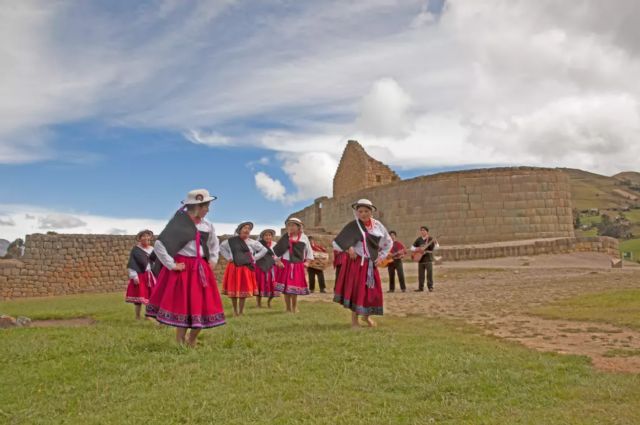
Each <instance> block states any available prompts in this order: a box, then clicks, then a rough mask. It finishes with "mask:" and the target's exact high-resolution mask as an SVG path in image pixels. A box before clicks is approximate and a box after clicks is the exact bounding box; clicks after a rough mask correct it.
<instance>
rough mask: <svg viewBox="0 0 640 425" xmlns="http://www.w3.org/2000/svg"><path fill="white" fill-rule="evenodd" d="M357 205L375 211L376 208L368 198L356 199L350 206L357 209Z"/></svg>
mask: <svg viewBox="0 0 640 425" xmlns="http://www.w3.org/2000/svg"><path fill="white" fill-rule="evenodd" d="M358 207H367V208H369V209H370V210H372V211H376V210H377V208H376V206H375V205H373V202H371V201H370V200H368V199H364V198H362V199H358V202H354V203H353V204H351V208H353V209H354V210H357V209H358Z"/></svg>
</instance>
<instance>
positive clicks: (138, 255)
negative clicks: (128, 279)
mask: <svg viewBox="0 0 640 425" xmlns="http://www.w3.org/2000/svg"><path fill="white" fill-rule="evenodd" d="M156 258H157V257H156V253H155V252H153V251H151V254H147V252H146V251H145V250H144V249H142V248H140V247H139V246H137V245H136V246H134V247H133V249H132V250H131V254H129V262H128V263H127V268H129V269H131V270H135V271H136V273H144V272H145V271H147V266H148V265H149V263H151V264H152V265H153V263H154V262H155V261H156Z"/></svg>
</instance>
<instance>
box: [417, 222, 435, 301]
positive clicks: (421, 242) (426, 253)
mask: <svg viewBox="0 0 640 425" xmlns="http://www.w3.org/2000/svg"><path fill="white" fill-rule="evenodd" d="M436 244H437V241H436V240H435V239H434V238H432V237H431V236H429V228H428V227H427V226H421V227H420V236H419V237H418V239H416V240H415V242H414V243H413V245H412V246H411V251H412V252H414V253H418V254H422V256H421V257H420V259H419V261H418V289H416V290H415V291H416V292H423V291H424V277H425V276H424V275H425V271H426V274H427V289H429V292H433V250H434V249H435V247H436Z"/></svg>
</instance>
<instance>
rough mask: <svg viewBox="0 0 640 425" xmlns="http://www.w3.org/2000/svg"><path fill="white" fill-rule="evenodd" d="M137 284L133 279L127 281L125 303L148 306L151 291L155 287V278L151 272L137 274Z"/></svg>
mask: <svg viewBox="0 0 640 425" xmlns="http://www.w3.org/2000/svg"><path fill="white" fill-rule="evenodd" d="M138 282H139V283H138V284H137V285H136V283H135V281H134V280H133V279H129V285H128V286H127V294H126V296H125V301H126V302H128V303H134V304H148V303H149V298H150V297H151V291H152V290H153V287H154V286H156V277H155V276H154V275H153V273H151V271H146V272H144V273H138Z"/></svg>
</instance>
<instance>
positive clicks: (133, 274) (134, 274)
mask: <svg viewBox="0 0 640 425" xmlns="http://www.w3.org/2000/svg"><path fill="white" fill-rule="evenodd" d="M127 271H128V272H129V279H135V278H136V277H138V272H137V271H135V270H133V269H127Z"/></svg>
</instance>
